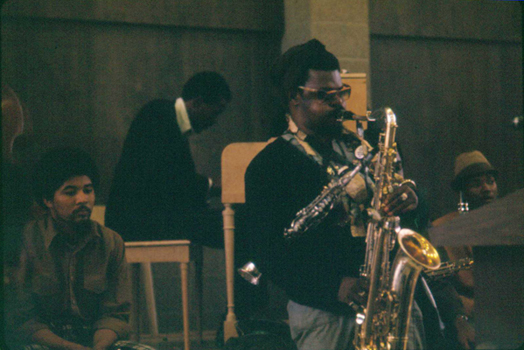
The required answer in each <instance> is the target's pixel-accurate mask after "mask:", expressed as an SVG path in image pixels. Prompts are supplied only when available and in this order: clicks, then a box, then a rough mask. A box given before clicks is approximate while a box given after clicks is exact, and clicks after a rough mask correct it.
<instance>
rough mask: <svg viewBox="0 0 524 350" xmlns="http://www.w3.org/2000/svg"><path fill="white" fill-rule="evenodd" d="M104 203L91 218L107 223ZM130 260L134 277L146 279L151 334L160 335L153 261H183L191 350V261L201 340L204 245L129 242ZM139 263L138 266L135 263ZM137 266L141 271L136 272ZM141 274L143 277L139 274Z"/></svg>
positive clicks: (186, 334)
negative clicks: (189, 289) (189, 279)
mask: <svg viewBox="0 0 524 350" xmlns="http://www.w3.org/2000/svg"><path fill="white" fill-rule="evenodd" d="M104 216H105V206H103V205H95V207H94V208H93V212H92V214H91V218H92V219H93V220H95V221H97V222H99V223H100V224H101V225H104ZM125 246H126V258H127V262H128V263H130V264H133V265H134V268H133V277H135V276H136V277H137V278H134V279H135V280H141V281H143V286H144V294H145V299H146V305H147V314H148V321H149V324H150V329H151V335H152V336H153V337H155V336H158V318H157V312H156V310H157V309H156V300H155V292H154V287H153V273H152V269H151V263H158V262H176V263H179V264H180V277H181V282H182V283H181V284H182V315H183V316H182V317H183V325H184V349H185V350H189V349H190V339H189V297H188V294H189V293H188V273H187V272H188V264H189V263H190V262H195V294H196V299H197V303H196V304H197V310H196V314H197V332H198V339H199V341H200V343H202V289H203V288H202V258H203V256H202V247H201V246H199V245H193V244H191V241H189V240H171V241H147V242H126V243H125ZM136 264H138V266H137V265H136ZM136 267H138V268H139V271H136ZM138 276H140V277H138ZM138 291H139V290H138V289H137V290H135V291H134V293H133V299H134V300H133V310H132V316H133V317H132V319H133V323H134V329H135V331H136V335H137V338H138V340H140V333H141V332H140V327H139V324H140V320H139V308H138V305H137V304H138V300H139V296H138Z"/></svg>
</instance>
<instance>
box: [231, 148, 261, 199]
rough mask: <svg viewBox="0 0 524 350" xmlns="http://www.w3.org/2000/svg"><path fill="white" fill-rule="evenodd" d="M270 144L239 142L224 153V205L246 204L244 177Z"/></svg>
mask: <svg viewBox="0 0 524 350" xmlns="http://www.w3.org/2000/svg"><path fill="white" fill-rule="evenodd" d="M267 144H268V142H238V143H232V144H230V145H228V146H227V147H226V148H225V149H224V151H223V152H222V203H229V204H235V203H245V201H246V195H245V187H244V175H245V173H246V169H247V167H248V166H249V163H251V160H253V158H255V156H256V155H257V154H258V153H259V152H260V151H261V150H263V149H264V147H266V145H267Z"/></svg>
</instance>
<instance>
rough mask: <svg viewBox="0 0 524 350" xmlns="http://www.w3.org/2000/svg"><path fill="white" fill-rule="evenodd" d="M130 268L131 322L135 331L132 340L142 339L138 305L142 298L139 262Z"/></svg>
mask: <svg viewBox="0 0 524 350" xmlns="http://www.w3.org/2000/svg"><path fill="white" fill-rule="evenodd" d="M130 267H131V268H130V269H129V274H130V281H131V286H132V288H131V291H132V293H131V298H132V299H131V315H130V318H129V323H130V326H131V329H132V330H133V333H132V334H131V337H130V338H131V340H133V341H137V342H139V341H140V307H139V305H138V303H139V300H140V288H139V285H140V270H139V266H138V265H137V264H131V266H130Z"/></svg>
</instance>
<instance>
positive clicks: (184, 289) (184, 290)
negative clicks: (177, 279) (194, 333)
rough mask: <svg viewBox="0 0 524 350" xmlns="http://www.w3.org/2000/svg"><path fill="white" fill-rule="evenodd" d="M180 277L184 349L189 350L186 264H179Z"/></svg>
mask: <svg viewBox="0 0 524 350" xmlns="http://www.w3.org/2000/svg"><path fill="white" fill-rule="evenodd" d="M180 276H181V279H182V316H183V321H184V349H185V350H189V348H190V340H189V304H188V303H189V298H188V283H187V264H186V263H181V264H180Z"/></svg>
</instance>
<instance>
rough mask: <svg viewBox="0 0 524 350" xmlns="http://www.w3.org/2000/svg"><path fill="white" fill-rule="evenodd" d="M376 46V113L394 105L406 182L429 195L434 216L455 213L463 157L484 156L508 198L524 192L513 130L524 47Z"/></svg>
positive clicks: (406, 42)
mask: <svg viewBox="0 0 524 350" xmlns="http://www.w3.org/2000/svg"><path fill="white" fill-rule="evenodd" d="M372 43H373V44H372V46H371V47H372V55H371V57H372V71H373V73H372V76H371V81H372V86H373V96H374V101H373V103H374V108H377V107H381V106H384V105H389V106H390V107H392V108H393V110H394V111H395V112H396V113H397V118H398V123H399V130H398V140H399V144H400V147H401V151H402V153H403V157H404V160H405V162H406V164H405V167H406V173H407V176H411V177H413V178H414V179H415V180H416V181H417V182H419V183H420V184H421V185H422V186H423V187H424V188H426V189H427V191H428V197H429V198H428V199H429V201H430V203H429V204H430V208H431V212H432V213H433V215H434V216H437V217H438V216H439V215H442V214H444V213H445V212H446V211H450V210H454V208H455V206H456V201H457V199H456V194H455V193H454V192H453V191H452V190H451V189H450V188H449V183H450V181H451V180H452V178H453V159H454V157H455V156H456V155H457V154H458V153H460V152H463V151H466V150H469V149H479V150H481V151H482V152H483V153H484V154H485V155H486V156H487V157H488V159H490V160H491V161H492V163H493V164H494V166H497V167H498V168H499V169H500V170H501V171H502V170H503V171H504V173H505V174H506V176H507V179H506V178H504V179H503V178H502V177H501V181H500V186H501V192H502V193H508V192H511V191H514V190H516V189H517V188H520V187H522V186H523V181H522V180H521V179H520V180H517V179H516V175H517V174H522V162H523V157H522V150H521V149H522V138H521V137H520V139H519V136H518V135H513V136H512V135H510V134H511V133H512V132H513V130H511V129H510V128H509V127H508V121H509V120H510V117H511V116H512V115H513V114H515V115H517V114H516V113H517V112H518V110H519V109H520V110H522V86H521V83H520V84H519V76H521V74H522V73H521V72H522V68H521V67H520V68H519V66H518V65H519V57H521V56H520V55H519V54H518V50H519V45H517V44H511V43H497V44H490V45H486V44H484V43H479V42H463V41H441V40H424V39H402V38H397V39H396V40H391V38H385V37H379V36H375V37H374V38H372ZM510 52H511V53H512V54H510ZM502 53H504V54H502ZM508 55H509V56H511V59H509V58H508V57H507V56H508ZM502 57H506V58H505V59H502ZM508 66H509V67H508ZM508 70H511V71H512V72H514V74H509V75H508ZM515 72H516V73H515ZM508 80H509V81H513V82H512V83H509V82H508ZM521 81H522V80H521V79H520V82H521ZM519 96H520V98H519ZM509 99H511V101H509ZM507 105H510V106H511V107H510V108H508V107H507ZM519 147H520V148H519ZM510 152H511V154H512V155H513V156H512V157H509V158H507V155H509V153H510ZM502 155H505V156H506V157H503V156H502ZM510 159H511V160H510Z"/></svg>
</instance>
